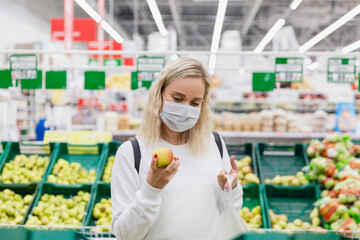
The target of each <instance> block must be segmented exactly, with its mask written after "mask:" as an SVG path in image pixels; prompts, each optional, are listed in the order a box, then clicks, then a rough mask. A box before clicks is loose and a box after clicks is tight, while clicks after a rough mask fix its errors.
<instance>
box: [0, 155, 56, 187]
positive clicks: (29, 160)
mask: <svg viewBox="0 0 360 240" xmlns="http://www.w3.org/2000/svg"><path fill="white" fill-rule="evenodd" d="M49 161H50V159H49V157H41V156H39V155H30V156H29V157H27V156H25V155H23V154H21V155H16V156H15V158H14V160H12V161H9V162H7V163H5V165H4V168H3V171H2V173H1V175H0V181H2V182H3V183H5V184H12V183H24V184H27V183H31V182H39V181H41V179H42V177H43V175H44V173H45V171H46V168H47V166H48V164H49Z"/></svg>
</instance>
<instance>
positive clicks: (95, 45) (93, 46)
mask: <svg viewBox="0 0 360 240" xmlns="http://www.w3.org/2000/svg"><path fill="white" fill-rule="evenodd" d="M99 45H100V43H99V42H98V41H91V42H88V44H87V48H88V50H99V49H100V47H99ZM103 50H115V51H120V50H122V45H121V43H118V42H116V41H114V40H105V41H104V42H103ZM110 56H111V58H113V59H121V55H120V54H117V55H104V59H109V58H110ZM89 58H92V59H93V58H98V55H90V56H89Z"/></svg>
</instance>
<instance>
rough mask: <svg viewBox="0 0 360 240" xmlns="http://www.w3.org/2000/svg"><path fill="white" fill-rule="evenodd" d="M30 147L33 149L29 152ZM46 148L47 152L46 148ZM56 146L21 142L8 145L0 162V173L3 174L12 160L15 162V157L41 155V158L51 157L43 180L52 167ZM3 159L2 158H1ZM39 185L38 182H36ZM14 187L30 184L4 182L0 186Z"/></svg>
mask: <svg viewBox="0 0 360 240" xmlns="http://www.w3.org/2000/svg"><path fill="white" fill-rule="evenodd" d="M24 145H26V147H25V148H24V147H23V146H24ZM29 146H33V147H32V149H31V150H30V151H29V148H28V147H29ZM44 146H45V148H46V149H45V150H44V148H43V147H44ZM54 146H55V145H54V144H42V145H39V144H29V143H27V144H23V143H19V142H9V143H7V147H6V148H5V151H4V153H3V159H2V161H1V162H0V173H2V171H3V169H4V166H5V163H8V162H10V161H12V160H14V158H15V156H17V155H20V154H23V155H25V156H26V157H29V156H30V155H39V156H40V157H49V164H48V166H47V168H46V170H45V173H44V175H43V177H42V180H43V179H44V177H45V175H46V172H47V171H48V170H49V167H50V165H51V162H52V154H53V149H54ZM0 159H1V158H0ZM34 183H37V182H34ZM14 185H19V186H28V185H29V184H22V183H13V184H4V183H2V182H0V186H7V187H11V186H14Z"/></svg>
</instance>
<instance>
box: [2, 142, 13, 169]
mask: <svg viewBox="0 0 360 240" xmlns="http://www.w3.org/2000/svg"><path fill="white" fill-rule="evenodd" d="M10 144H11V143H8V142H1V144H0V147H1V149H0V165H1V163H2V159H3V157H4V156H5V154H6V153H7V152H8V151H9V150H8V149H7V148H6V147H7V145H9V147H10Z"/></svg>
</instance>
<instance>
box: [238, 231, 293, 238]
mask: <svg viewBox="0 0 360 240" xmlns="http://www.w3.org/2000/svg"><path fill="white" fill-rule="evenodd" d="M275 239H276V240H290V235H289V234H287V233H277V232H264V233H252V232H250V233H245V234H242V235H240V236H238V237H236V238H234V239H233V240H275Z"/></svg>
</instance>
